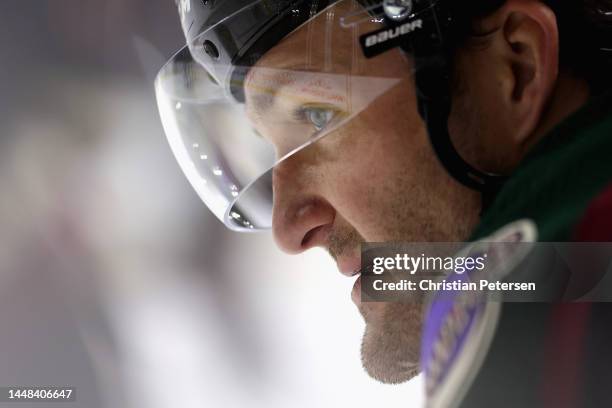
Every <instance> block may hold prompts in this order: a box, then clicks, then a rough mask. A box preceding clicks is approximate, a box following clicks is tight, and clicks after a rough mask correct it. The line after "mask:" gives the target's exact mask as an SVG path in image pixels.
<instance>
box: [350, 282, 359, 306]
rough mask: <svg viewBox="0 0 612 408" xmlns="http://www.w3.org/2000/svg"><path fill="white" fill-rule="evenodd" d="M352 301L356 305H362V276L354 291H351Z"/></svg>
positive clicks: (354, 286)
mask: <svg viewBox="0 0 612 408" xmlns="http://www.w3.org/2000/svg"><path fill="white" fill-rule="evenodd" d="M351 299H353V303H355V304H356V305H358V304H360V303H361V275H360V276H359V277H358V278H357V279H356V280H355V284H354V285H353V290H352V291H351Z"/></svg>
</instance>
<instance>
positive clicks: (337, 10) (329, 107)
mask: <svg viewBox="0 0 612 408" xmlns="http://www.w3.org/2000/svg"><path fill="white" fill-rule="evenodd" d="M239 14H240V13H237V14H236V15H233V16H231V17H229V18H227V19H225V20H223V21H222V22H221V23H218V24H217V25H216V26H215V27H213V28H211V30H213V29H214V30H215V31H216V32H224V29H223V27H224V26H227V27H235V24H233V23H234V22H232V19H240V16H239ZM381 28H382V25H381V24H380V22H378V20H377V19H376V17H373V16H372V15H371V14H369V13H368V11H367V10H366V9H364V8H363V7H362V6H360V5H359V4H358V3H357V2H355V1H348V0H343V1H340V2H337V3H335V4H333V5H332V6H330V7H328V8H327V9H325V10H323V11H322V12H320V13H318V14H317V15H316V16H314V17H313V18H312V19H310V20H309V21H308V22H306V23H304V24H302V25H301V26H300V27H298V28H297V29H295V30H293V31H292V32H291V33H290V34H289V35H287V36H285V37H284V38H283V39H282V40H281V41H280V42H278V43H277V44H276V45H275V46H273V47H271V48H270V49H269V50H267V51H266V52H265V53H264V54H263V56H261V57H258V59H257V62H256V63H255V64H254V65H253V66H243V67H241V66H238V67H236V66H233V65H230V64H228V63H227V62H223V61H224V59H223V56H222V55H221V56H219V57H218V58H217V60H216V61H215V59H214V58H213V59H212V62H211V59H210V58H208V59H205V58H203V57H202V56H201V52H208V53H209V54H211V55H212V56H213V57H214V56H215V55H218V54H219V53H221V52H222V50H212V52H211V50H210V44H209V45H205V44H206V41H207V40H206V39H205V38H207V37H206V34H207V32H204V33H203V34H202V35H200V36H199V37H198V38H196V39H195V40H194V41H193V42H192V43H190V44H188V45H186V46H185V47H184V48H183V49H182V50H181V51H179V52H178V53H177V54H175V55H174V57H173V58H172V59H171V60H170V61H169V62H168V63H167V64H166V65H165V66H164V67H163V68H162V70H161V71H160V73H159V74H158V77H157V79H156V81H155V91H156V96H157V102H158V106H159V111H160V114H161V119H162V123H163V126H164V130H165V132H166V135H167V138H168V141H169V144H170V146H171V148H172V151H173V153H174V155H175V157H176V158H177V160H178V163H179V165H180V167H181V169H182V170H183V172H184V173H185V175H186V176H187V178H188V180H189V182H190V183H191V185H192V186H193V187H194V189H195V190H196V192H197V193H198V195H199V196H200V198H201V199H202V200H203V201H204V202H205V203H206V205H207V206H208V207H209V208H210V210H211V211H212V212H213V213H214V214H215V215H216V216H217V217H218V218H219V219H220V220H221V221H222V222H223V223H224V224H226V225H227V226H228V227H229V228H231V229H233V230H240V231H253V230H263V229H269V228H270V227H271V225H272V207H273V197H274V189H273V177H274V169H275V167H276V166H277V165H278V164H279V163H281V162H282V161H284V160H290V159H291V158H292V157H293V156H294V155H295V154H296V153H297V152H299V151H300V150H302V149H304V148H306V147H307V146H309V145H311V144H313V143H319V141H320V140H322V139H323V138H333V137H334V134H335V133H338V130H339V129H340V128H342V127H344V126H347V124H348V123H350V122H352V121H354V120H356V119H358V118H359V117H360V115H362V114H363V113H364V112H365V111H366V110H367V109H368V108H369V107H370V106H371V105H372V104H374V103H377V101H379V100H380V99H381V98H382V97H383V96H384V95H385V94H387V93H389V92H391V91H393V90H394V89H395V88H397V87H401V86H404V87H405V86H413V85H412V84H413V82H412V75H413V67H412V66H411V65H410V63H409V61H408V60H407V59H406V58H405V57H404V56H403V55H402V54H401V53H400V51H399V50H397V49H394V50H390V51H387V52H386V53H384V54H382V55H380V56H377V57H375V58H370V59H368V58H366V57H365V56H364V53H363V50H362V48H361V46H360V42H359V39H360V37H361V36H362V35H364V34H367V33H370V32H372V31H376V30H378V29H381ZM207 46H208V47H209V48H208V49H206V47H207ZM392 58H403V61H404V65H405V66H404V67H403V69H395V68H394V67H393V66H391V65H392V64H389V63H387V61H390V59H392ZM394 61H395V60H394ZM394 63H395V62H394ZM400 64H401V63H400ZM219 73H223V75H220V74H219ZM236 73H239V74H236ZM236 95H240V96H239V97H237V96H236ZM380 120H381V121H384V120H385V118H380ZM373 142H374V141H373Z"/></svg>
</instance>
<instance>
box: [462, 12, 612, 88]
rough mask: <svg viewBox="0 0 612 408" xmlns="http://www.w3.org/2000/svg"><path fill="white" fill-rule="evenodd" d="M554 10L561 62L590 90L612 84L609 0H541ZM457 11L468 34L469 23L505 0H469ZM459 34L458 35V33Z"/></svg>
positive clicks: (463, 29) (611, 31) (611, 20)
mask: <svg viewBox="0 0 612 408" xmlns="http://www.w3.org/2000/svg"><path fill="white" fill-rule="evenodd" d="M540 1H542V2H543V3H545V4H546V5H547V6H548V7H550V9H551V10H552V11H553V12H554V13H555V15H556V17H557V24H558V26H559V37H560V38H559V42H560V56H559V57H560V65H561V67H563V68H565V69H568V70H569V71H570V72H572V73H573V74H574V75H576V76H579V77H581V78H584V79H586V80H587V81H588V82H589V84H590V85H591V88H592V90H593V91H601V90H604V89H605V88H609V87H610V86H611V85H612V0H540ZM452 3H455V4H457V3H459V4H460V6H458V7H461V8H462V9H461V10H457V13H458V15H459V16H460V20H462V21H463V23H462V24H461V25H462V27H461V26H460V28H459V31H460V32H461V31H463V34H465V35H466V36H469V32H470V30H471V26H472V23H473V22H474V21H477V20H478V19H479V18H482V17H486V16H487V15H490V14H492V13H493V12H495V11H496V10H498V9H499V8H500V7H502V6H503V5H504V4H505V3H506V0H469V1H465V2H458V1H452ZM460 37H461V36H460Z"/></svg>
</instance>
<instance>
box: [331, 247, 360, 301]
mask: <svg viewBox="0 0 612 408" xmlns="http://www.w3.org/2000/svg"><path fill="white" fill-rule="evenodd" d="M336 262H337V264H338V270H339V271H340V273H342V274H343V275H345V276H348V277H355V276H357V279H355V284H354V285H353V289H352V291H351V299H352V300H353V303H355V304H356V305H359V304H360V303H361V259H360V257H358V256H356V257H338V258H337V260H336Z"/></svg>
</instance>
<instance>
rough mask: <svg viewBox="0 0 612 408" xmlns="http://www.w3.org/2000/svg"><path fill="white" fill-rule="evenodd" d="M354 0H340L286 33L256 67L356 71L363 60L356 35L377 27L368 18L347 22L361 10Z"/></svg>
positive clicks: (353, 72)
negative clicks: (358, 22)
mask: <svg viewBox="0 0 612 408" xmlns="http://www.w3.org/2000/svg"><path fill="white" fill-rule="evenodd" d="M363 11H364V9H363V8H362V7H361V6H360V5H359V4H358V3H357V2H356V1H354V0H341V1H339V2H337V3H335V4H333V5H332V6H330V7H328V8H326V9H325V10H323V11H322V12H321V13H319V14H318V15H317V16H315V17H314V18H312V19H310V20H309V21H308V22H306V23H304V24H303V25H301V26H300V27H298V28H297V29H296V30H294V31H293V32H291V33H290V34H288V35H287V36H286V37H285V38H283V40H282V41H280V42H279V43H278V44H276V45H275V46H274V47H272V48H271V49H270V50H268V52H266V54H265V55H264V56H263V57H262V58H261V59H260V60H259V61H258V62H257V64H256V65H255V68H257V67H264V68H276V69H294V70H306V71H311V72H336V73H352V74H357V73H358V71H359V62H360V61H362V60H363V56H362V53H361V50H360V48H359V36H360V35H361V34H363V33H364V32H368V31H371V30H372V29H375V28H376V27H377V24H376V23H371V22H369V21H365V22H362V23H360V24H351V25H347V24H346V23H345V21H346V19H347V17H350V16H351V15H354V14H356V13H360V12H361V13H363Z"/></svg>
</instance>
